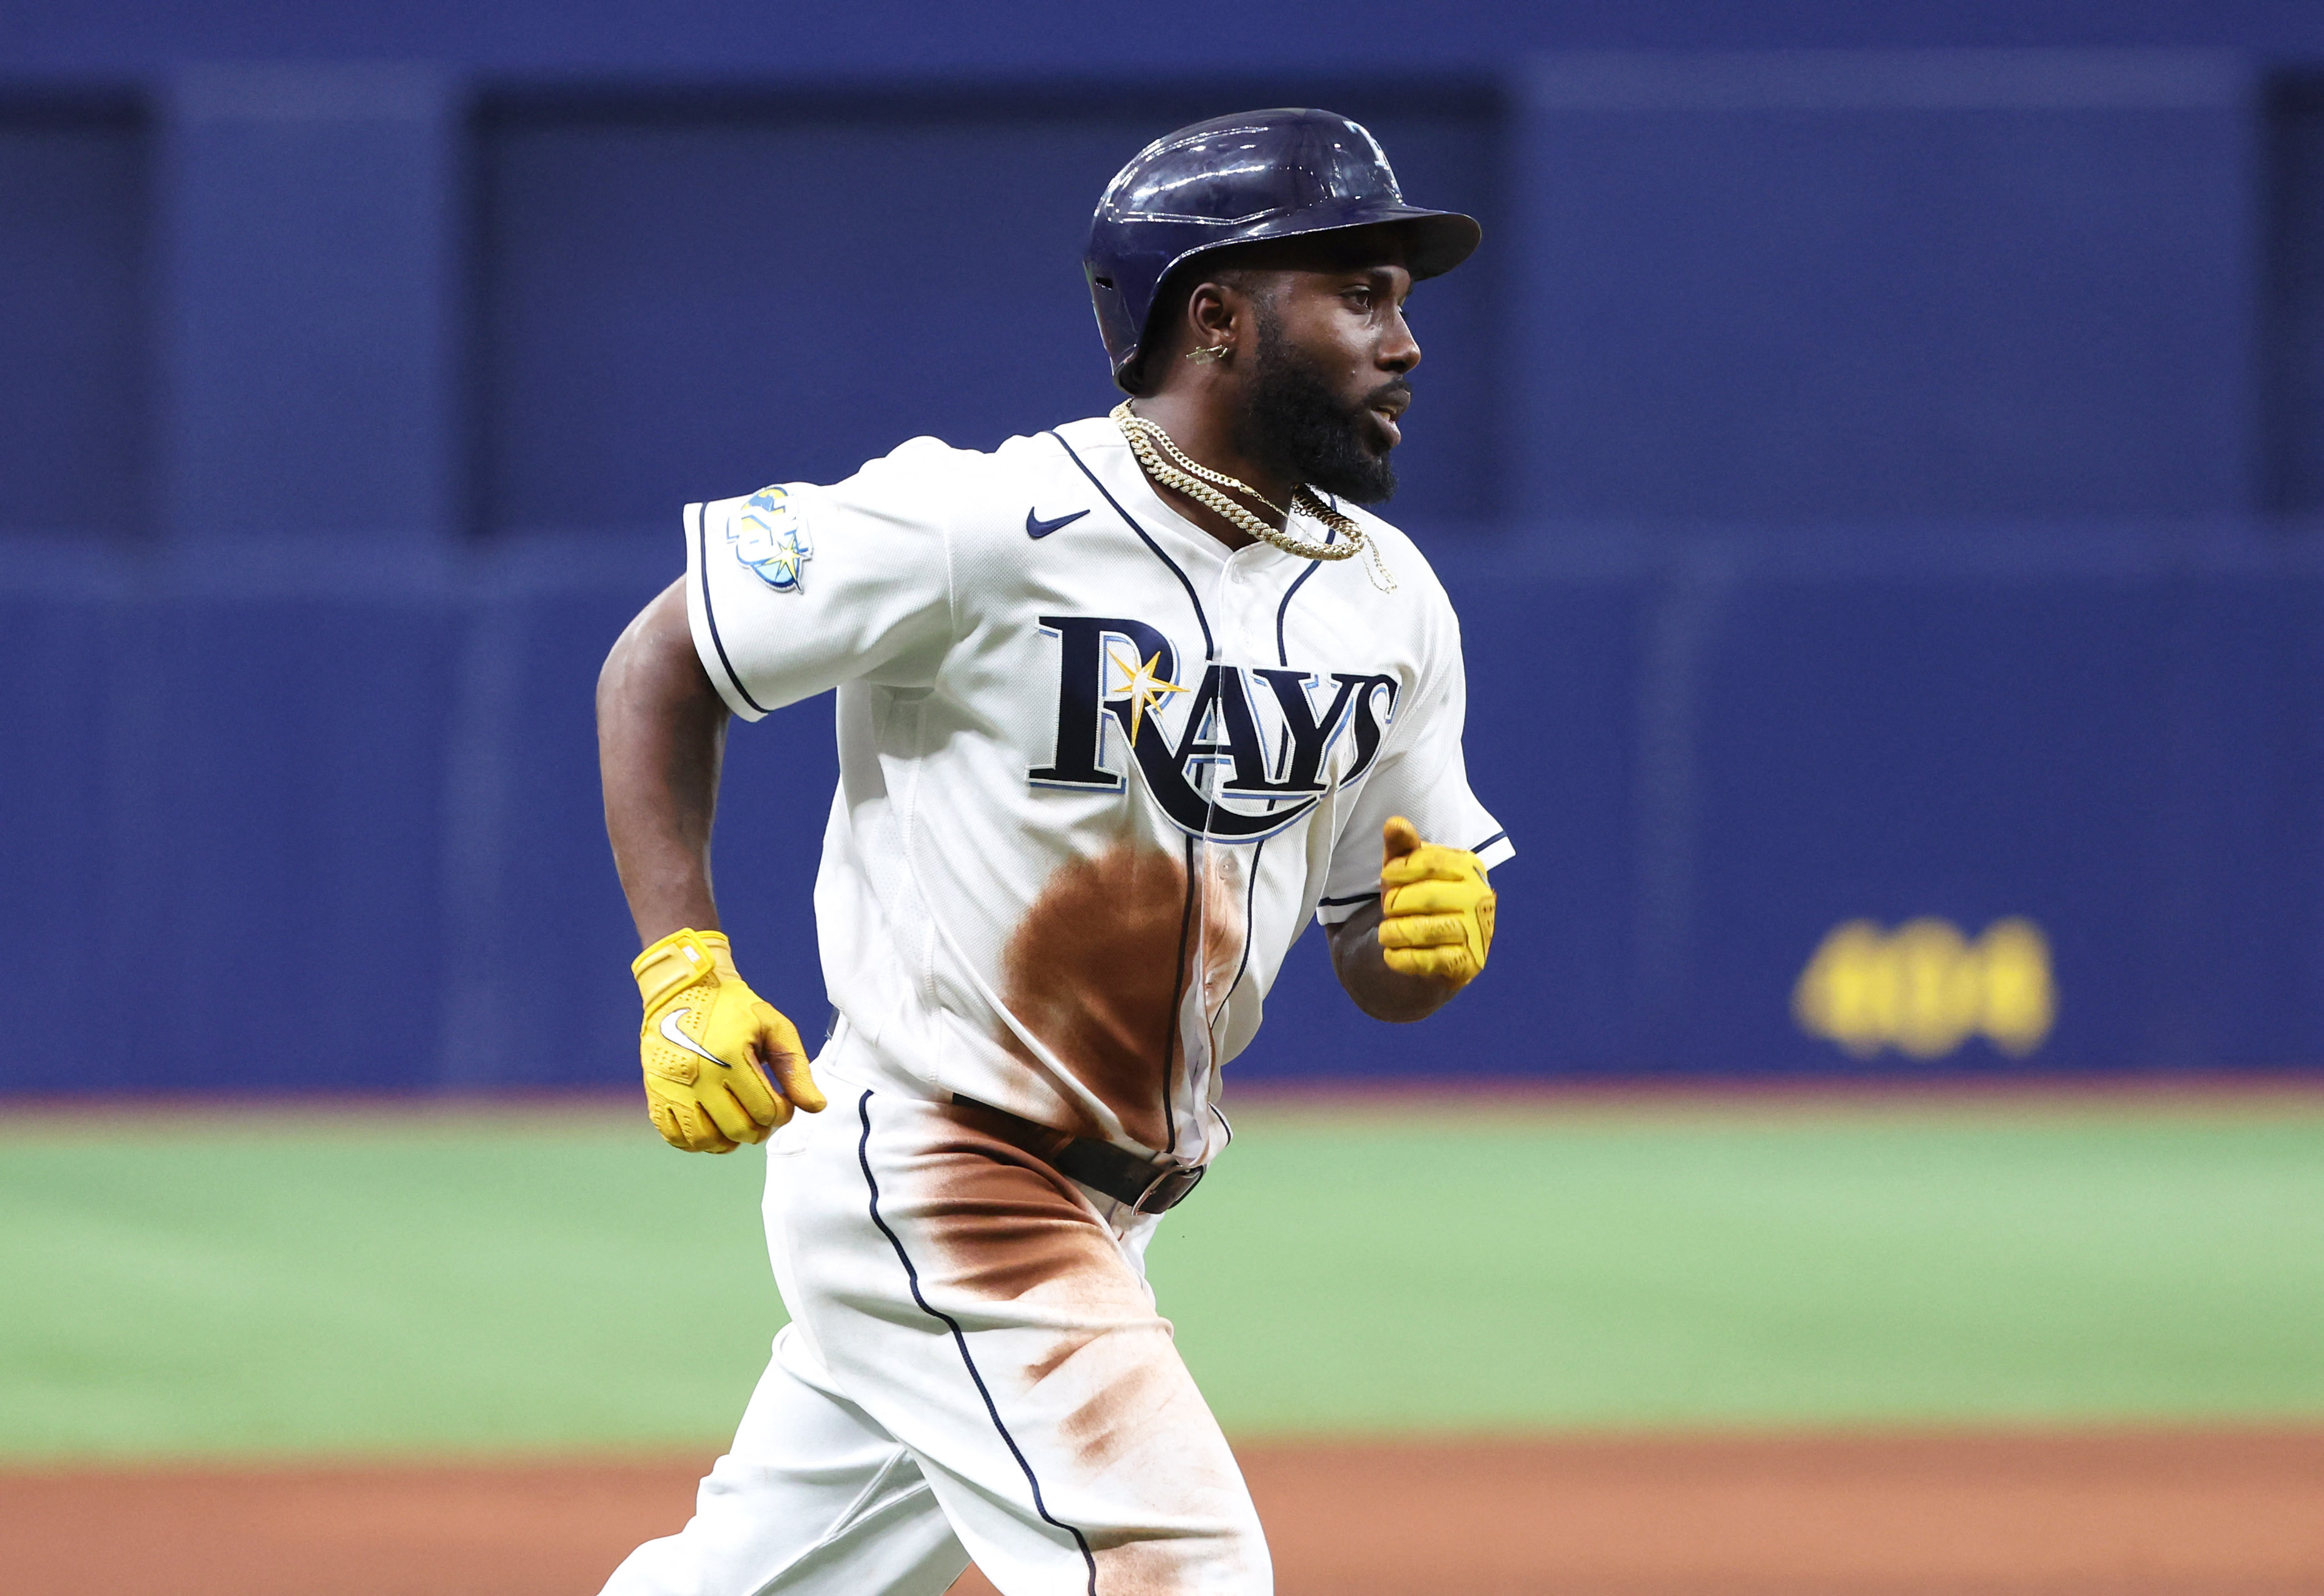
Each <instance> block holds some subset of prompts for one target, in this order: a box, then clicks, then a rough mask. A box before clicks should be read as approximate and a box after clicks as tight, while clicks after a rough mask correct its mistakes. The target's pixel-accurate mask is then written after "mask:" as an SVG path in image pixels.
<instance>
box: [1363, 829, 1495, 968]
mask: <svg viewBox="0 0 2324 1596" xmlns="http://www.w3.org/2000/svg"><path fill="white" fill-rule="evenodd" d="M1381 842H1382V844H1384V847H1385V853H1386V855H1387V856H1386V858H1385V859H1384V860H1383V861H1382V862H1381V864H1380V923H1379V945H1380V958H1381V960H1382V962H1384V963H1385V964H1387V965H1388V968H1389V969H1391V970H1394V971H1396V972H1397V973H1398V974H1400V975H1425V976H1426V977H1428V978H1429V979H1430V980H1432V981H1441V982H1443V983H1445V984H1447V985H1448V986H1451V987H1452V988H1453V989H1454V990H1456V991H1457V990H1459V989H1460V988H1462V987H1464V986H1466V985H1468V984H1469V983H1471V981H1474V980H1475V979H1476V978H1477V973H1478V972H1479V971H1480V970H1482V969H1483V968H1484V967H1485V955H1486V954H1487V953H1488V952H1489V951H1490V950H1491V948H1492V946H1493V904H1494V898H1493V889H1492V887H1491V886H1490V884H1489V883H1488V882H1487V881H1486V880H1485V867H1484V865H1483V863H1481V862H1480V861H1479V859H1478V858H1477V856H1476V855H1475V854H1474V853H1465V852H1463V851H1462V850H1461V849H1459V848H1446V847H1440V846H1439V845H1438V844H1434V843H1424V842H1422V841H1421V840H1420V833H1419V831H1418V830H1416V828H1415V827H1414V826H1413V824H1412V822H1411V821H1409V820H1406V818H1405V817H1404V816H1401V815H1398V816H1395V817H1393V818H1392V819H1390V820H1389V821H1388V825H1387V826H1384V827H1382V828H1381Z"/></svg>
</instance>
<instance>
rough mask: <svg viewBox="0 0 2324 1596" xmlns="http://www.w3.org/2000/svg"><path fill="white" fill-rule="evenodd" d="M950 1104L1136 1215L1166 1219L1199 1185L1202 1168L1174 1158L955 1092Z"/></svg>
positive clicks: (1013, 1144) (1002, 1137)
mask: <svg viewBox="0 0 2324 1596" xmlns="http://www.w3.org/2000/svg"><path fill="white" fill-rule="evenodd" d="M952 1100H953V1103H954V1106H955V1107H958V1108H964V1109H973V1110H974V1111H975V1112H977V1113H980V1114H982V1115H985V1116H987V1117H988V1118H990V1119H991V1120H992V1121H995V1126H996V1130H997V1131H998V1133H999V1134H1000V1136H1001V1139H1003V1140H1005V1141H1007V1142H1008V1143H1010V1145H1011V1146H1012V1147H1018V1148H1022V1149H1024V1150H1025V1151H1027V1152H1028V1153H1030V1154H1032V1155H1033V1156H1034V1157H1035V1158H1038V1159H1040V1160H1041V1161H1042V1162H1043V1163H1045V1164H1047V1165H1048V1166H1049V1167H1051V1168H1052V1169H1055V1170H1056V1172H1057V1173H1058V1174H1060V1175H1062V1176H1065V1177H1066V1178H1067V1179H1069V1180H1078V1181H1080V1182H1081V1183H1082V1184H1083V1185H1085V1186H1087V1187H1089V1188H1090V1189H1091V1190H1092V1191H1097V1192H1103V1193H1104V1194H1105V1195H1107V1196H1109V1197H1111V1198H1112V1199H1113V1200H1114V1201H1115V1202H1117V1203H1127V1204H1130V1206H1131V1207H1132V1208H1134V1209H1136V1210H1137V1211H1138V1212H1139V1213H1169V1212H1170V1210H1171V1209H1173V1208H1176V1206H1177V1205H1178V1204H1181V1203H1183V1202H1185V1200H1186V1199H1187V1198H1188V1197H1189V1196H1191V1195H1193V1194H1194V1187H1195V1186H1196V1185H1200V1184H1201V1182H1202V1178H1203V1166H1202V1165H1200V1164H1181V1163H1179V1162H1178V1161H1177V1160H1176V1159H1175V1158H1174V1159H1168V1160H1165V1161H1163V1162H1160V1163H1157V1162H1154V1161H1152V1160H1150V1159H1147V1158H1139V1156H1138V1155H1137V1154H1136V1153H1133V1152H1130V1151H1129V1150H1128V1149H1124V1148H1118V1147H1116V1146H1114V1145H1113V1143H1111V1142H1110V1141H1100V1140H1098V1139H1096V1138H1094V1137H1089V1136H1068V1135H1066V1134H1065V1132H1064V1131H1062V1130H1050V1129H1049V1127H1047V1125H1038V1124H1036V1123H1034V1122H1033V1121H1030V1120H1028V1119H1026V1118H1025V1117H1023V1116H1022V1115H1020V1114H1012V1113H1010V1112H1009V1111H1008V1110H1007V1109H999V1108H994V1107H993V1106H992V1105H991V1103H989V1102H977V1100H976V1099H975V1098H973V1097H964V1096H962V1095H961V1094H960V1093H957V1092H955V1093H953V1094H952Z"/></svg>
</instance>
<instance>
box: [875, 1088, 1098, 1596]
mask: <svg viewBox="0 0 2324 1596" xmlns="http://www.w3.org/2000/svg"><path fill="white" fill-rule="evenodd" d="M855 1112H856V1117H857V1118H858V1119H860V1120H862V1122H863V1136H862V1139H861V1140H859V1141H858V1142H857V1143H856V1144H855V1161H856V1162H857V1163H859V1164H861V1165H862V1167H863V1184H864V1185H865V1186H866V1187H867V1188H868V1189H869V1190H870V1192H871V1222H872V1223H873V1224H875V1225H878V1226H879V1227H880V1233H881V1235H883V1236H885V1237H887V1238H888V1245H889V1246H890V1247H893V1248H894V1249H895V1250H896V1261H897V1262H899V1263H900V1264H902V1265H903V1266H904V1278H905V1279H907V1280H908V1281H909V1282H910V1283H911V1287H912V1300H913V1301H914V1302H916V1303H918V1305H919V1307H920V1312H922V1313H924V1314H926V1315H927V1316H928V1317H929V1318H931V1319H935V1320H937V1321H939V1322H940V1323H941V1324H943V1325H944V1327H945V1329H946V1330H949V1331H951V1332H952V1342H953V1345H954V1346H956V1347H958V1348H959V1349H960V1361H961V1362H962V1363H963V1364H964V1365H965V1366H966V1367H967V1369H968V1378H969V1379H970V1380H971V1381H973V1383H974V1384H975V1386H976V1394H977V1395H978V1396H980V1397H982V1398H984V1411H985V1414H986V1416H988V1417H990V1418H991V1420H992V1427H993V1428H994V1429H995V1430H998V1431H999V1432H1000V1433H1001V1443H1002V1444H1004V1445H1005V1446H1007V1447H1008V1448H1009V1455H1010V1457H1013V1458H1015V1459H1016V1460H1017V1466H1018V1467H1019V1469H1022V1470H1023V1471H1025V1483H1026V1484H1028V1485H1029V1486H1031V1487H1032V1488H1033V1511H1035V1512H1036V1513H1038V1514H1039V1515H1040V1516H1041V1521H1042V1522H1043V1523H1045V1524H1047V1525H1049V1526H1051V1527H1055V1528H1057V1529H1062V1530H1064V1531H1065V1533H1066V1534H1067V1535H1069V1536H1073V1537H1074V1545H1076V1546H1079V1547H1080V1548H1081V1553H1082V1562H1083V1563H1084V1564H1086V1565H1087V1566H1088V1568H1089V1596H1097V1558H1096V1556H1095V1554H1093V1553H1092V1552H1091V1551H1090V1544H1089V1537H1088V1536H1085V1535H1084V1534H1083V1533H1082V1532H1081V1531H1080V1530H1078V1529H1075V1528H1074V1527H1073V1526H1072V1525H1070V1524H1067V1523H1066V1522H1065V1520H1064V1519H1062V1518H1056V1517H1055V1516H1054V1515H1053V1514H1051V1513H1050V1511H1049V1507H1048V1504H1047V1502H1046V1501H1044V1500H1043V1499H1042V1498H1041V1481H1040V1480H1039V1479H1038V1478H1037V1476H1036V1475H1035V1474H1034V1472H1033V1465H1032V1464H1031V1463H1029V1462H1026V1461H1025V1453H1024V1452H1023V1451H1022V1450H1021V1449H1020V1448H1019V1446H1018V1444H1017V1437H1016V1436H1014V1435H1010V1433H1009V1426H1008V1425H1005V1424H1002V1423H1001V1409H1000V1408H999V1407H995V1406H994V1405H993V1401H992V1393H991V1390H990V1389H988V1388H986V1386H985V1383H984V1376H983V1375H982V1374H981V1373H979V1372H978V1371H977V1368H976V1360H975V1359H974V1358H973V1357H971V1356H970V1355H969V1352H968V1337H967V1335H966V1334H965V1333H963V1332H962V1330H961V1327H960V1321H959V1320H957V1319H955V1318H954V1317H953V1316H952V1315H950V1314H946V1313H941V1312H939V1311H938V1310H936V1309H935V1308H932V1307H930V1306H929V1305H928V1299H927V1297H925V1296H921V1295H920V1271H919V1270H918V1269H917V1268H913V1267H912V1257H911V1254H909V1253H908V1252H906V1251H905V1250H904V1243H903V1241H902V1240H901V1239H900V1238H899V1237H898V1235H897V1234H896V1232H894V1231H892V1230H890V1229H889V1228H888V1222H887V1221H886V1220H885V1219H883V1218H881V1214H880V1182H879V1181H878V1180H877V1179H876V1178H875V1177H874V1176H872V1174H871V1093H869V1092H866V1093H864V1094H863V1095H862V1097H860V1098H858V1099H857V1100H856V1104H855Z"/></svg>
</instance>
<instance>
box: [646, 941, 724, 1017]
mask: <svg viewBox="0 0 2324 1596" xmlns="http://www.w3.org/2000/svg"><path fill="white" fill-rule="evenodd" d="M725 952H726V938H725V937H724V936H721V935H720V934H719V933H718V932H715V931H694V930H685V931H672V932H671V933H670V934H669V936H665V937H663V938H662V939H661V940H660V941H659V942H657V943H655V944H654V945H653V946H651V947H650V948H648V949H646V950H645V952H643V953H641V954H640V955H638V956H637V957H636V958H635V959H633V960H632V961H631V962H630V973H631V974H632V975H634V976H636V977H637V979H638V995H639V996H641V997H642V998H643V999H644V1000H645V1004H646V1011H647V1012H648V1013H651V1012H652V1011H653V1010H656V1009H658V1008H659V1007H661V1005H662V1004H663V1003H664V1002H666V1001H669V998H671V997H672V996H673V995H675V994H676V993H678V992H684V991H685V990H686V989H687V987H689V986H693V985H696V984H697V983H701V982H704V981H710V980H714V979H715V978H716V977H717V976H718V974H719V973H720V972H721V966H722V964H730V963H731V960H732V955H728V957H727V959H724V960H722V959H721V958H720V957H719V956H718V955H720V954H723V953H725Z"/></svg>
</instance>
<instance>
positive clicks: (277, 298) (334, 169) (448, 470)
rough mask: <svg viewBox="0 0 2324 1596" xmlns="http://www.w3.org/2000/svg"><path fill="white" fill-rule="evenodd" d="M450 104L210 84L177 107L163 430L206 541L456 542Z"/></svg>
mask: <svg viewBox="0 0 2324 1596" xmlns="http://www.w3.org/2000/svg"><path fill="white" fill-rule="evenodd" d="M456 96H457V85H456V84H455V82H454V80H453V79H452V78H450V77H448V76H447V74H445V73H443V72H441V71H438V70H435V69H428V68H422V67H403V66H370V65H355V66H349V65H342V64H337V63H318V64H309V65H298V66H291V65H270V66H204V67H196V68H189V69H186V70H184V71H182V72H180V73H179V74H178V75H177V77H176V78H175V79H174V81H173V82H172V84H171V93H170V94H169V96H168V97H167V105H168V108H169V134H168V147H169V155H168V187H167V190H166V208H165V217H166V220H165V226H164V230H163V233H164V240H165V244H164V250H163V260H164V267H165V272H166V278H165V282H166V287H165V291H164V303H165V309H164V313H163V316H162V318H161V328H162V340H161V341H162V347H163V351H164V354H163V363H164V370H165V375H166V381H167V384H168V408H167V411H166V413H165V418H164V423H163V425H162V427H161V443H162V454H163V460H164V465H165V470H166V473H167V477H166V484H165V491H166V499H167V505H166V508H167V512H168V516H169V520H170V523H171V525H172V526H173V527H174V528H176V529H177V530H180V531H181V532H183V533H185V534H189V535H191V536H197V537H214V536H219V535H225V536H236V535H242V534H249V533H259V534H266V535H276V534H286V533H287V534H294V535H300V534H311V535H316V536H326V537H327V536H355V537H362V538H370V539H374V540H376V539H381V538H385V539H389V540H420V539H427V538H429V537H438V536H441V535H443V534H444V533H446V532H447V531H448V530H451V518H452V510H453V501H454V492H453V468H454V462H455V459H456V457H457V440H456V438H455V437H454V433H453V416H454V406H453V400H454V395H455V379H454V370H453V343H452V340H453V337H454V334H455V324H456V321H457V312H456V308H455V307H456V301H455V298H454V295H455V290H456V285H457V281H458V272H457V260H456V256H455V254H454V250H455V246H456V240H455V238H454V235H453V232H452V228H453V226H454V223H455V221H456V219H457V217H458V216H459V214H460V208H459V205H458V203H457V190H456V189H455V186H454V183H453V173H454V171H455V170H456V166H457V162H456V161H455V158H454V157H455V138H456V131H457V118H456V116H455V115H454V107H455V105H456V103H457V101H456Z"/></svg>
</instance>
